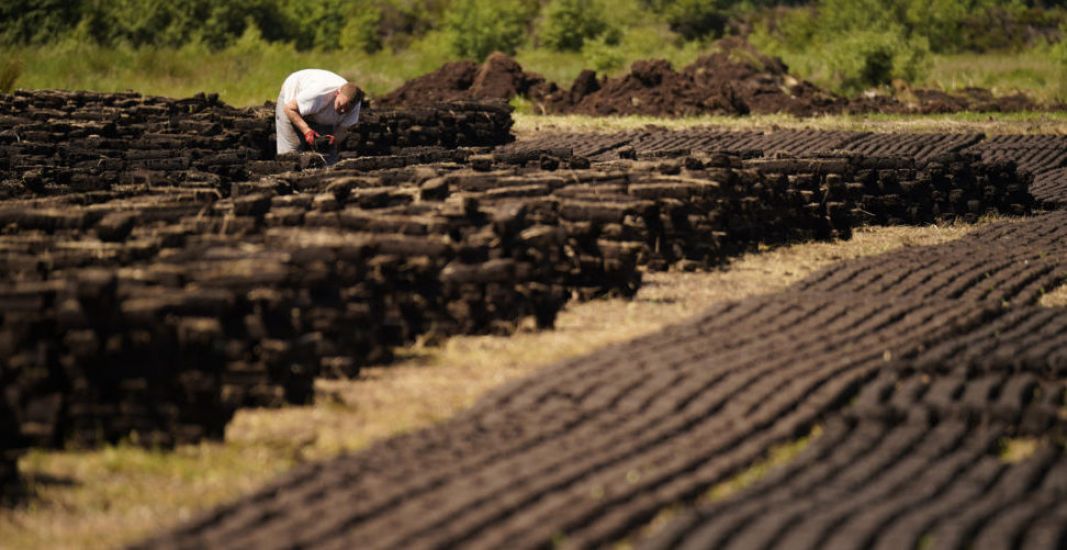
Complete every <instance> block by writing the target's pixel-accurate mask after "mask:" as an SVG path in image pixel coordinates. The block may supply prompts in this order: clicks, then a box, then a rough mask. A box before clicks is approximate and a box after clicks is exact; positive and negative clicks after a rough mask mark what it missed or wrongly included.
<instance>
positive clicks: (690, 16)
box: [665, 0, 732, 40]
mask: <svg viewBox="0 0 1067 550" xmlns="http://www.w3.org/2000/svg"><path fill="white" fill-rule="evenodd" d="M731 4H732V2H730V0H674V1H673V2H671V3H670V4H669V5H667V6H665V15H666V17H667V23H669V24H670V26H671V30H672V31H674V32H676V33H678V34H680V35H682V37H683V38H685V39H686V40H697V39H700V38H705V37H717V36H721V35H722V33H723V30H724V29H725V28H726V22H727V21H728V20H729V13H728V9H729V8H730V7H731Z"/></svg>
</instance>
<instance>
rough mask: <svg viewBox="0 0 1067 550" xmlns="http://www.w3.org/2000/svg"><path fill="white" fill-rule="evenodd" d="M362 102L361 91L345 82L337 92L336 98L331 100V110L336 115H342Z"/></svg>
mask: <svg viewBox="0 0 1067 550" xmlns="http://www.w3.org/2000/svg"><path fill="white" fill-rule="evenodd" d="M361 102H363V89H362V88H360V87H359V86H356V85H355V84H352V83H351V82H346V83H345V85H344V86H341V89H339V90H337V97H336V98H334V100H333V108H334V109H336V110H337V112H338V113H341V114H344V113H347V112H348V111H351V110H352V108H353V107H355V106H356V105H358V104H360V103H361Z"/></svg>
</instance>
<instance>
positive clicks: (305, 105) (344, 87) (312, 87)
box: [274, 69, 363, 155]
mask: <svg viewBox="0 0 1067 550" xmlns="http://www.w3.org/2000/svg"><path fill="white" fill-rule="evenodd" d="M362 102H363V90H361V89H360V88H359V86H356V85H355V84H352V83H351V82H348V81H346V80H345V79H344V78H343V77H341V76H340V75H337V74H334V73H331V72H330V71H324V70H322V69H304V70H302V71H297V72H295V73H293V74H291V75H289V76H288V77H287V78H286V79H285V82H284V83H282V91H281V93H280V94H278V105H277V107H276V108H275V115H274V126H275V133H276V134H277V136H278V137H277V139H278V154H279V155H283V154H285V153H295V152H297V151H299V150H300V148H301V141H303V142H304V143H306V144H307V146H309V147H310V146H313V145H314V144H315V138H318V137H326V138H328V139H329V143H330V145H335V144H337V143H340V142H342V141H343V140H344V138H345V134H346V133H347V131H348V128H350V127H352V126H353V125H355V124H356V122H357V121H358V120H359V107H360V104H361V103H362ZM320 132H324V133H325V135H323V134H321V133H320Z"/></svg>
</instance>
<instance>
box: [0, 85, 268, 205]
mask: <svg viewBox="0 0 1067 550" xmlns="http://www.w3.org/2000/svg"><path fill="white" fill-rule="evenodd" d="M273 130H274V129H273V126H272V125H271V120H270V119H268V118H265V117H264V116H262V115H260V114H257V113H256V112H255V111H253V110H242V109H234V108H232V107H230V106H228V105H225V104H223V103H221V102H219V101H218V97H217V96H216V95H214V94H212V95H206V96H205V95H203V94H198V95H197V96H195V97H192V98H188V99H178V100H175V99H168V98H162V97H145V96H141V95H140V94H136V93H112V94H103V93H93V92H66V91H32V92H30V91H17V92H15V93H14V94H11V95H0V148H2V149H0V150H2V154H0V180H2V182H0V183H2V185H0V196H4V197H14V196H26V195H54V194H63V193H72V192H73V193H77V192H91V191H102V190H108V189H110V188H111V187H112V186H113V185H116V184H130V183H141V184H160V183H166V184H176V183H183V184H188V185H191V186H202V187H203V186H206V187H210V186H213V185H216V184H218V182H219V181H220V180H222V181H233V180H237V179H241V178H244V177H245V176H246V175H247V173H246V172H245V169H244V166H245V163H246V162H248V161H250V160H255V159H262V158H268V157H267V156H266V155H270V154H272V152H273V145H272V142H271V140H272V138H271V134H272V133H273Z"/></svg>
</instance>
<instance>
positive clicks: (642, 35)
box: [0, 0, 1067, 100]
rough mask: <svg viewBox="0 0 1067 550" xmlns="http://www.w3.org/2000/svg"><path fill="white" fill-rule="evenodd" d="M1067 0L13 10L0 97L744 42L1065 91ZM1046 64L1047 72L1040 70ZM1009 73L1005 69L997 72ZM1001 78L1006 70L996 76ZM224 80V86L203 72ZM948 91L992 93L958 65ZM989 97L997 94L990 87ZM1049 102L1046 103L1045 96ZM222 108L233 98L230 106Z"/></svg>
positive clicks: (824, 69) (668, 52) (874, 78)
mask: <svg viewBox="0 0 1067 550" xmlns="http://www.w3.org/2000/svg"><path fill="white" fill-rule="evenodd" d="M1064 4H1067V0H1051V1H1047V2H1036V1H1024V0H807V1H805V0H2V1H0V54H3V60H2V61H0V91H4V90H9V89H11V88H12V87H14V86H55V87H61V86H63V87H65V86H70V87H97V88H103V89H119V88H123V87H142V88H138V89H143V86H145V85H147V86H149V88H151V89H153V90H156V89H161V88H162V89H164V93H165V89H166V88H167V87H168V86H169V87H171V88H176V89H182V90H184V89H185V88H186V87H187V86H189V85H203V86H207V85H221V86H222V87H224V88H234V89H235V90H236V91H235V92H232V93H233V94H234V95H236V96H238V97H240V98H241V99H242V100H246V99H247V98H248V97H251V96H253V95H256V96H260V97H261V96H262V94H263V92H262V90H263V89H265V88H266V85H265V84H260V83H261V82H263V83H265V82H271V84H270V88H273V87H274V86H276V82H275V81H276V80H278V79H280V78H283V77H284V75H285V74H286V71H289V70H294V69H297V68H300V67H302V66H322V67H335V68H341V69H345V70H347V71H348V72H349V73H350V76H353V77H357V78H360V79H361V81H363V82H365V83H366V84H367V86H366V87H367V88H368V89H369V90H371V91H372V92H373V91H379V92H380V91H384V90H385V89H389V88H391V87H392V86H394V85H396V84H399V83H400V82H402V81H403V80H404V79H406V78H410V77H411V76H415V75H416V74H421V73H422V72H426V71H428V70H432V69H434V68H436V67H437V66H439V65H440V64H441V63H443V62H446V61H450V60H455V59H460V58H469V59H475V60H480V59H482V58H484V57H485V56H486V55H488V54H489V53H490V52H492V51H495V50H500V51H504V52H507V53H509V54H514V55H516V56H517V57H518V58H519V60H520V62H522V63H523V64H524V65H526V66H527V67H528V68H532V69H534V70H537V71H540V72H542V73H544V74H545V76H546V77H548V78H549V79H552V80H556V81H558V82H561V83H563V84H566V82H567V81H568V80H569V79H570V78H573V76H574V75H575V74H577V72H578V71H579V70H580V69H581V68H587V67H588V68H594V69H597V70H598V71H602V72H609V73H610V72H615V71H622V70H625V69H626V68H627V67H628V66H629V63H630V62H632V61H634V60H637V59H641V58H652V57H657V58H666V59H668V60H670V61H672V62H674V63H675V64H676V65H679V64H682V63H688V62H689V61H692V60H693V59H695V57H696V56H697V55H699V53H700V52H701V51H706V49H707V47H708V45H709V43H710V41H712V40H714V39H716V38H719V37H721V36H723V35H726V34H743V35H746V36H747V37H748V39H749V40H750V41H751V42H753V43H754V44H755V45H756V46H757V47H759V48H760V49H761V50H763V51H765V52H767V53H770V54H773V55H778V56H780V57H782V58H783V59H784V60H785V61H786V62H787V63H788V64H789V66H790V67H791V69H792V71H793V72H794V73H796V74H798V75H800V76H802V77H804V78H808V79H811V80H813V81H815V82H816V83H817V84H820V85H822V86H826V87H829V88H832V89H834V90H837V91H840V92H845V93H856V92H859V91H862V90H866V89H869V88H871V87H877V86H887V85H889V84H891V83H893V82H894V81H905V82H911V83H924V82H925V83H929V82H930V81H931V79H935V80H936V79H939V78H941V73H940V72H939V71H941V70H942V67H943V66H944V60H945V59H948V58H956V59H963V58H965V57H966V56H969V55H976V54H981V55H983V56H986V57H988V56H1000V57H998V59H999V60H1003V59H1005V58H1006V56H1011V55H1016V57H1017V58H1018V66H1017V67H1015V68H1013V69H1004V70H1003V71H1002V72H1003V73H1005V74H1007V73H1010V74H1007V77H1006V78H1008V79H1009V80H1010V81H1011V82H1012V83H1020V82H1026V83H1027V85H1028V86H1037V87H1042V88H1043V89H1046V88H1047V89H1048V90H1056V91H1055V92H1054V93H1053V92H1050V93H1049V94H1046V95H1060V96H1063V95H1065V94H1067V61H1064V59H1067V55H1065V54H1064V53H1063V52H1064V51H1065V50H1064V48H1067V46H1063V41H1062V40H1061V37H1063V36H1064V35H1065V29H1067V27H1064V26H1063V24H1064V23H1065V22H1067V16H1065V11H1067V10H1065V9H1064V8H1065V6H1064ZM1035 59H1038V60H1041V61H1042V62H1043V63H1044V64H1043V65H1041V66H1040V67H1037V68H1035V67H1034V66H1033V65H1032V62H1033V61H1034V60H1035ZM999 62H1001V61H998V63H999ZM997 70H998V71H999V70H1001V68H998V69H997ZM216 71H221V73H220V74H218V75H215V76H214V77H212V78H206V77H204V76H203V75H204V73H208V72H216ZM951 71H953V72H952V75H953V76H952V81H951V82H948V83H941V82H939V84H946V86H945V87H952V86H954V85H956V84H957V81H958V80H959V79H965V80H966V82H962V83H960V85H966V84H973V85H983V82H982V77H980V76H975V75H973V74H969V73H967V70H966V68H965V67H962V66H957V65H953V66H951ZM984 84H985V85H987V86H988V84H989V82H985V83H984ZM1038 95H1042V94H1038ZM224 97H226V96H225V95H224Z"/></svg>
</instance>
